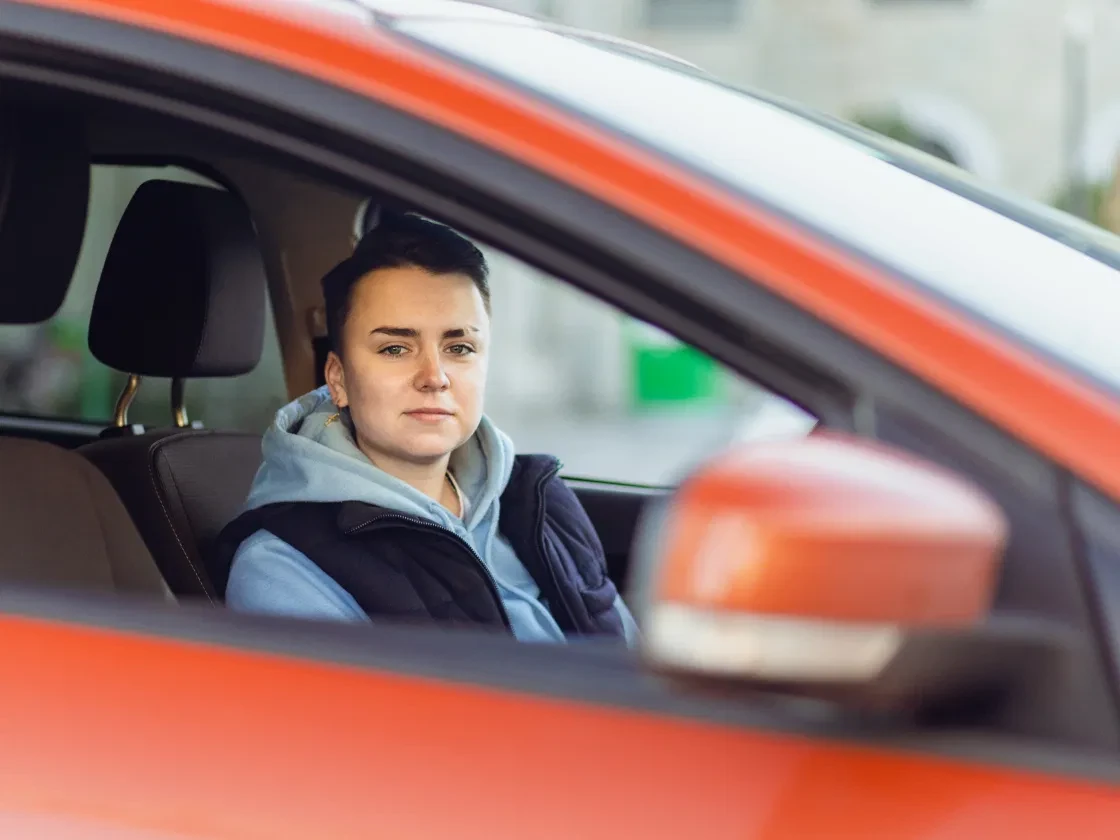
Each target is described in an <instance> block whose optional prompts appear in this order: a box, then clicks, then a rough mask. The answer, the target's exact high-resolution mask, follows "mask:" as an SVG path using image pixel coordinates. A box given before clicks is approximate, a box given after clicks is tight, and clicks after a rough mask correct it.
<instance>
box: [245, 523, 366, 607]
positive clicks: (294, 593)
mask: <svg viewBox="0 0 1120 840" xmlns="http://www.w3.org/2000/svg"><path fill="white" fill-rule="evenodd" d="M226 606H228V607H229V608H230V609H232V610H237V611H239V612H248V613H268V614H271V615H283V616H289V617H292V618H308V619H321V620H326V621H369V616H367V615H366V613H365V611H364V610H363V609H362V608H361V607H359V606H358V603H357V601H355V600H354V598H353V597H352V596H351V595H350V593H348V592H347V591H346V590H345V589H343V588H342V587H341V586H339V585H338V584H337V583H336V582H335V581H334V580H333V579H332V578H331V577H330V576H329V575H327V574H326V573H325V572H324V571H323V570H322V569H320V568H319V567H318V566H316V565H315V564H314V563H313V562H311V560H310V559H308V558H307V556H306V555H304V554H302V553H300V552H299V551H297V550H296V549H294V548H292V547H291V546H290V545H288V544H287V543H286V542H284V541H283V540H281V539H280V538H279V537H277V536H275V535H274V534H271V533H269V532H268V531H263V530H262V531H257V533H255V534H253V536H251V537H249V538H248V539H247V540H245V541H244V542H243V543H241V545H240V546H239V547H238V549H237V553H236V554H234V557H233V564H232V566H231V568H230V573H229V583H228V584H227V586H226Z"/></svg>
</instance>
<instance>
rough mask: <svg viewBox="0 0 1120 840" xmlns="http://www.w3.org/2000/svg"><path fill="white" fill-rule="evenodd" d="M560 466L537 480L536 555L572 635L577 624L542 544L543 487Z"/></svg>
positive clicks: (578, 629)
mask: <svg viewBox="0 0 1120 840" xmlns="http://www.w3.org/2000/svg"><path fill="white" fill-rule="evenodd" d="M560 469H561V464H560V462H559V461H557V462H556V463H555V464H553V466H552V469H550V470H549V471H548V472H546V473H545V474H544V475H542V476H541V477H540V478H539V479H538V480H537V521H536V524H535V527H536V535H537V553H538V554H539V555H540V560H541V565H543V566H544V567H545V568H546V569H548V575H549V577H550V578H551V579H552V586H553V588H554V590H555V592H556V598H557V600H558V601H560V602H561V605H562V606H563V608H564V612H566V613H567V614H568V619H569V620H570V621H571V627H572V632H573V633H579V632H581V631H580V628H579V622H578V621H577V619H576V616H575V613H573V612H572V608H571V607H569V606H568V602H567V601H565V600H564V595H563V592H562V590H561V589H560V578H559V577H557V575H556V569H555V568H554V567H553V565H552V564H551V563H549V562H548V551H547V549H546V548H545V544H544V486H545V485H546V484H548V482H549V481H551V480H552V479H553V478H554V477H555V476H556V474H557V473H558V472H560Z"/></svg>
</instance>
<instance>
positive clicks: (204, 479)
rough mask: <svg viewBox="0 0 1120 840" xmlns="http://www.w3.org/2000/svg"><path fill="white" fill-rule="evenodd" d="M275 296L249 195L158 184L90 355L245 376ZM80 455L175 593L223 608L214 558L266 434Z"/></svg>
mask: <svg viewBox="0 0 1120 840" xmlns="http://www.w3.org/2000/svg"><path fill="white" fill-rule="evenodd" d="M264 295H265V270H264V261H263V258H262V256H261V252H260V248H259V246H258V244H257V239H256V233H255V230H254V228H253V223H252V220H251V218H250V215H249V211H248V209H247V208H246V206H245V204H244V203H243V202H242V201H241V200H240V198H238V197H237V196H236V195H234V194H232V193H228V192H224V191H222V190H217V189H213V188H210V187H205V186H199V185H195V184H184V183H178V182H170V181H150V182H148V183H145V184H143V185H142V186H141V187H140V188H139V190H137V192H136V194H135V196H134V197H133V199H132V201H131V202H130V203H129V205H128V207H127V208H126V210H125V214H124V217H123V218H122V220H121V223H120V226H119V227H118V229H117V232H116V234H115V236H114V237H113V242H112V245H111V246H110V250H109V255H108V258H107V259H106V261H105V268H104V270H103V271H102V275H101V280H100V283H99V284H98V288H97V295H96V297H95V298H94V304H93V312H92V314H91V316H90V333H89V343H90V350H91V351H92V353H93V355H94V356H95V357H97V359H98V360H100V361H101V362H103V363H104V364H106V365H109V366H110V367H113V368H116V369H117V370H120V371H123V372H126V373H132V374H142V375H145V376H157V377H167V378H172V379H191V378H202V377H216V376H239V375H241V374H244V373H248V372H249V371H251V370H252V369H253V368H254V367H256V365H257V362H258V361H259V360H260V355H261V347H262V344H263V338H264V315H265V299H264ZM79 452H81V453H82V454H83V455H84V456H85V457H87V458H88V459H89V460H90V461H92V462H93V463H94V464H95V465H96V466H97V467H98V468H99V469H100V470H101V471H102V473H104V475H105V476H106V477H107V478H108V479H109V481H110V482H111V483H112V484H113V486H114V487H115V488H116V490H117V492H118V493H119V494H120V497H121V499H122V500H123V502H124V504H125V506H126V507H127V508H128V511H129V512H130V513H131V514H132V517H133V520H134V521H135V522H136V525H137V527H138V528H139V530H140V534H141V536H142V537H143V538H144V542H145V543H146V544H147V546H148V548H149V549H150V550H151V552H152V555H153V556H154V557H155V559H156V563H157V564H158V566H159V568H160V571H161V572H162V573H163V575H164V577H165V578H166V579H167V582H168V585H170V587H171V589H172V591H173V592H175V594H176V595H188V596H189V595H196V596H203V597H205V598H208V599H210V600H211V601H217V600H218V596H217V595H216V593H215V589H214V587H213V585H212V584H211V582H210V579H209V576H208V575H207V573H206V567H205V564H204V562H203V558H204V557H205V555H206V552H207V550H208V549H209V545H210V543H211V542H212V541H213V539H214V537H216V536H217V534H218V532H219V531H220V530H221V529H222V528H223V527H224V526H225V524H226V523H227V522H228V521H230V520H231V519H233V518H234V517H235V516H236V515H237V514H238V513H239V512H240V510H241V506H242V504H243V503H244V501H245V497H246V496H247V494H248V491H249V486H250V484H251V483H252V480H253V476H254V474H255V473H256V470H257V468H258V466H259V465H260V460H261V442H260V436H258V435H249V434H242V433H236V432H221V431H205V430H196V429H178V428H172V429H163V430H157V431H151V432H146V433H143V434H139V435H121V436H116V437H109V438H106V439H103V440H100V441H97V442H96V443H92V444H88V445H86V446H83V447H81V449H80V450H79Z"/></svg>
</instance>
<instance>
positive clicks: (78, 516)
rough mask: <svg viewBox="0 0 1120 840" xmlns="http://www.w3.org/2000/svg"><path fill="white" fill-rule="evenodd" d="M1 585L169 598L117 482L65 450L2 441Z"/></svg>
mask: <svg viewBox="0 0 1120 840" xmlns="http://www.w3.org/2000/svg"><path fill="white" fill-rule="evenodd" d="M0 476H3V478H2V479H0V535H2V539H3V551H0V582H3V583H4V584H29V585H36V586H51V587H58V588H63V589H75V590H82V591H103V592H121V593H134V594H139V595H154V596H158V597H161V598H169V597H170V593H169V591H168V588H167V584H165V583H164V581H163V578H162V577H161V576H160V574H159V572H158V571H157V569H156V564H155V563H154V562H153V561H152V556H151V554H150V553H149V552H148V549H147V547H146V546H145V545H144V542H143V540H142V539H141V538H140V535H139V533H137V530H136V526H135V525H133V523H132V520H131V519H130V518H129V515H128V512H127V511H126V510H125V508H124V505H122V504H121V500H120V499H119V498H118V497H117V494H116V493H115V492H114V490H113V487H112V486H111V485H110V483H109V482H108V481H107V480H106V479H105V477H104V476H103V475H102V474H101V473H100V472H98V471H97V469H95V468H94V467H93V465H91V464H90V463H89V462H88V461H86V460H85V459H84V458H82V457H81V456H79V455H76V454H74V453H73V452H69V451H67V450H65V449H62V448H61V447H58V446H54V445H53V444H49V443H41V442H39V441H34V440H20V439H17V438H0Z"/></svg>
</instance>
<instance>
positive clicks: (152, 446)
mask: <svg viewBox="0 0 1120 840" xmlns="http://www.w3.org/2000/svg"><path fill="white" fill-rule="evenodd" d="M0 44H2V45H3V49H2V53H0V102H2V103H3V106H4V117H3V120H2V121H0V173H2V176H3V177H2V178H0V184H2V189H0V321H2V322H3V323H6V324H31V323H40V322H45V321H47V320H48V319H50V318H51V317H52V316H54V315H55V313H56V312H57V311H58V310H59V307H60V306H61V305H62V303H63V301H64V299H66V296H67V293H68V290H69V289H70V288H71V285H72V284H73V283H76V282H79V281H80V280H81V277H80V276H78V277H76V276H75V275H80V274H81V272H80V271H76V269H75V266H84V265H86V262H84V260H86V259H87V258H90V256H89V255H90V249H96V247H105V248H107V252H108V256H107V258H105V259H104V260H102V261H103V262H104V267H103V268H101V269H99V271H100V274H99V277H98V276H93V277H92V280H93V281H96V282H97V295H96V298H95V299H94V302H93V309H92V314H91V316H90V322H89V324H88V341H89V344H90V347H91V348H93V350H94V352H95V355H97V357H98V358H99V359H100V360H101V361H102V362H105V363H106V364H108V365H109V366H110V367H113V368H116V369H117V371H119V373H120V374H121V375H129V379H128V386H127V387H126V389H125V392H124V393H123V394H122V399H121V401H120V403H119V405H118V411H117V414H116V418H115V422H114V423H113V424H111V425H110V426H109V427H108V428H103V425H104V424H102V425H98V424H91V423H79V422H73V421H65V420H62V419H58V418H53V419H52V418H42V417H27V416H18V415H14V414H13V415H10V416H5V417H2V418H0V420H2V423H0V433H2V436H0V471H3V475H5V476H6V481H5V482H4V483H3V485H2V487H3V489H2V490H0V512H2V514H3V518H2V520H0V522H2V528H3V534H4V539H5V543H4V547H5V548H4V552H3V555H2V556H3V561H2V562H0V576H2V577H0V579H2V580H3V581H4V582H5V583H6V584H7V585H6V586H5V587H4V589H3V591H2V592H0V612H2V615H0V634H2V640H3V643H2V644H0V670H2V673H3V674H5V676H6V681H5V687H4V691H3V692H0V835H2V836H4V837H13V838H14V837H35V838H46V837H52V838H53V837H83V838H84V837H161V838H171V837H200V838H201V837H205V838H218V837H229V838H233V837H237V838H250V837H252V838H258V837H259V838H265V837H269V838H287V837H291V838H296V837H299V838H307V837H330V838H341V837H362V838H373V837H378V838H381V837H385V838H388V837H408V838H445V837H493V836H501V837H518V838H546V837H556V838H561V837H562V838H572V837H575V838H581V839H582V840H590V839H591V838H600V837H602V838H611V839H612V840H619V838H631V837H633V838H662V837H663V838H670V837H673V838H676V837H681V836H686V835H695V836H698V837H704V838H758V840H763V838H766V840H774V838H778V839H779V840H794V838H798V840H800V839H801V838H813V837H819V838H840V837H853V838H892V839H893V838H906V839H907V840H918V839H919V838H921V840H942V838H946V839H947V838H977V839H979V838H991V837H999V836H1007V837H1015V838H1030V837H1046V838H1050V837H1055V836H1059V835H1068V836H1071V837H1082V838H1089V837H1094V838H1112V837H1115V836H1117V832H1118V831H1120V829H1118V828H1117V826H1120V789H1118V788H1117V787H1116V783H1117V780H1118V779H1120V753H1118V750H1120V693H1118V691H1120V659H1118V655H1120V654H1118V644H1120V342H1117V341H1116V325H1117V324H1118V323H1120V273H1118V270H1117V269H1118V267H1120V249H1117V247H1116V245H1117V240H1116V239H1115V238H1114V237H1112V236H1111V235H1109V234H1106V233H1104V232H1102V231H1098V230H1096V229H1094V228H1090V227H1088V226H1086V225H1083V224H1081V223H1079V222H1076V221H1075V220H1073V219H1071V218H1070V217H1068V216H1065V215H1062V214H1058V213H1053V212H1049V211H1046V210H1043V209H1041V208H1039V207H1036V206H1033V205H1030V204H1028V203H1026V202H1022V201H1019V200H1017V199H1013V198H1008V197H1004V196H1001V195H997V194H995V193H993V192H992V191H991V190H989V189H987V188H985V187H983V186H982V185H979V184H975V183H972V182H970V181H968V180H966V179H965V177H964V176H963V175H961V174H960V173H959V172H957V171H956V170H954V169H951V168H946V167H942V166H940V165H938V164H937V163H935V162H933V161H932V160H931V159H928V158H926V157H924V156H921V155H918V154H916V153H910V152H907V151H905V150H903V149H901V148H899V147H897V146H895V145H893V144H890V143H889V142H887V141H885V140H878V139H875V138H873V137H872V136H870V135H869V134H867V133H865V132H863V131H861V130H859V129H856V128H854V127H851V126H848V125H846V124H842V123H837V122H833V121H831V120H828V119H826V118H824V117H822V116H819V115H815V114H812V113H809V112H807V111H804V110H802V109H800V108H798V107H796V106H795V105H792V104H790V103H785V102H780V101H776V100H771V99H769V98H767V97H764V96H762V95H759V94H754V93H745V92H742V91H738V90H735V89H733V88H730V87H728V86H725V85H723V84H722V83H720V82H719V81H717V80H715V79H712V78H709V77H708V76H706V75H705V74H704V73H703V72H702V71H700V70H698V69H696V68H693V67H691V66H690V65H687V64H685V63H684V62H679V61H677V60H676V59H673V58H672V57H671V56H664V55H662V54H660V53H656V52H654V51H650V50H645V49H644V48H642V47H639V46H636V45H632V44H628V43H626V42H621V41H618V40H616V39H607V38H603V37H601V36H595V35H592V34H589V33H581V32H577V31H570V30H566V29H559V28H556V27H553V26H550V25H548V24H544V23H540V22H536V21H532V20H529V19H526V18H521V17H517V16H514V15H507V14H504V13H500V12H496V11H493V10H489V9H484V8H481V7H476V6H473V5H469V4H460V3H454V2H435V0H430V1H429V2H421V0H413V2H407V3H406V2H403V1H399V2H390V1H389V0H361V2H357V0H355V2H345V0H338V2H330V3H327V2H315V3H312V2H300V1H299V0H288V1H287V2H280V0H272V1H271V2H269V1H268V0H175V2H155V0H29V1H28V2H22V1H21V2H11V0H0ZM105 166H115V167H120V168H123V169H125V170H128V171H129V172H135V173H140V174H137V179H138V181H139V180H144V178H146V177H147V176H143V175H142V173H141V170H145V168H152V167H166V166H176V167H180V168H181V169H184V170H190V171H191V172H192V173H194V174H193V175H192V176H191V177H193V178H196V179H199V180H201V181H205V182H206V183H207V184H211V185H214V186H216V187H217V188H220V190H221V198H220V199H215V200H214V201H213V202H210V201H207V202H203V203H205V204H206V205H207V206H206V207H202V206H201V204H199V203H192V202H191V201H186V200H181V197H180V194H181V193H182V191H177V190H176V189H175V188H174V187H167V188H165V189H164V188H161V189H160V190H154V191H153V190H148V191H139V192H137V193H136V196H134V197H133V199H132V202H134V204H132V205H131V207H130V212H129V213H127V214H126V220H127V224H126V223H124V222H122V223H121V224H120V225H119V226H117V225H116V220H114V221H113V223H112V224H107V223H105V222H104V221H103V220H102V221H99V220H98V217H96V215H95V214H93V213H92V211H91V210H90V208H91V207H92V206H93V205H91V203H90V199H89V197H90V194H91V174H90V173H91V171H93V172H94V177H93V180H94V182H95V184H94V187H95V188H96V181H97V172H98V171H99V170H98V169H97V167H105ZM156 193H161V195H159V196H156V197H155V198H151V196H153V195H155V194H156ZM142 195H143V196H148V197H149V198H144V199H143V201H142V200H141V199H140V198H139V197H140V196H142ZM370 196H376V197H379V198H378V199H377V200H381V198H387V199H391V200H395V201H400V202H404V203H406V204H408V205H409V206H411V207H415V208H417V209H419V210H420V211H422V212H425V213H427V214H429V215H432V216H434V217H437V218H440V219H442V220H445V221H447V222H448V223H449V224H452V225H455V226H456V227H458V228H460V229H462V230H464V231H466V232H468V233H469V234H471V235H473V236H475V237H477V238H478V239H480V240H481V241H484V242H485V243H487V244H488V245H490V246H491V247H493V248H495V249H498V250H500V251H504V252H506V253H508V254H512V255H515V256H516V257H518V258H520V259H522V260H524V261H525V262H527V263H529V264H531V265H533V266H535V267H536V268H538V269H540V270H542V271H544V272H547V273H549V274H551V275H554V276H555V277H557V278H559V279H560V280H562V281H564V282H566V283H569V284H572V285H574V286H575V287H578V288H580V289H582V290H583V291H585V292H587V293H589V294H590V295H592V296H593V297H595V298H597V299H599V300H601V301H603V302H604V303H605V304H610V305H612V306H614V307H617V308H618V309H619V310H621V311H623V312H626V313H628V314H630V315H633V316H636V317H638V318H640V319H643V320H645V321H648V322H650V323H652V324H654V325H656V326H658V327H660V328H662V329H664V330H666V331H667V332H669V333H672V334H673V335H675V336H677V337H678V338H680V339H681V340H683V341H685V342H687V343H688V344H690V345H692V346H693V347H695V348H697V349H698V350H700V351H702V352H703V353H705V354H707V355H709V356H711V357H714V358H716V359H718V360H719V361H720V362H722V363H723V364H725V365H726V366H727V367H728V368H729V369H731V370H732V371H735V372H736V373H738V374H740V375H742V376H744V377H747V378H748V379H750V380H751V381H753V382H756V383H758V384H760V385H761V386H763V387H765V388H766V389H767V390H768V391H770V392H772V393H773V394H776V395H779V396H781V397H783V398H784V399H786V400H788V401H790V402H792V403H794V404H796V405H797V406H799V407H800V408H801V409H803V410H804V411H805V412H807V413H808V414H809V415H811V416H812V417H813V418H815V420H816V423H817V429H818V431H816V432H815V433H814V434H812V435H809V436H807V437H800V436H795V437H792V438H785V439H781V440H771V441H769V442H766V441H759V442H755V443H742V444H739V445H736V446H735V447H732V448H731V449H729V450H728V451H726V452H725V453H723V454H721V455H719V456H717V457H715V458H713V459H711V460H710V461H708V462H707V465H706V466H702V467H700V468H698V469H696V470H695V471H694V472H693V473H692V474H691V475H689V476H688V477H687V478H686V479H685V480H684V481H683V482H682V483H681V484H680V486H679V487H677V488H673V489H658V488H650V487H639V486H634V485H633V484H625V483H613V484H612V483H608V482H591V481H581V480H578V479H574V478H573V479H572V486H573V487H575V489H576V491H577V492H578V493H579V495H580V497H581V500H582V501H583V503H584V506H585V507H586V509H587V510H588V512H589V514H590V516H591V518H592V519H593V521H594V522H595V525H596V528H597V530H598V532H599V536H600V538H601V540H602V542H603V544H604V547H605V549H606V551H607V554H608V559H609V561H610V563H611V566H612V571H613V573H614V577H615V578H616V580H618V581H619V582H620V583H621V584H624V585H625V587H626V591H627V593H628V595H627V597H628V599H629V600H630V602H631V605H632V607H633V608H634V610H635V613H636V616H637V618H638V621H639V623H640V624H641V626H642V631H643V641H642V644H641V647H640V649H639V650H638V651H637V653H634V652H631V651H626V650H619V649H616V648H615V647H614V646H600V645H598V644H595V643H586V644H581V645H564V646H540V645H524V644H521V645H519V644H518V643H516V642H514V641H512V640H508V639H505V638H492V637H490V636H489V635H480V634H474V633H470V632H466V631H463V632H456V633H454V634H450V633H440V632H433V631H428V630H417V629H410V628H406V627H394V626H380V625H379V626H369V627H355V626H349V625H337V626H336V625H324V624H320V623H314V622H303V621H295V620H282V619H273V618H261V617H252V616H247V615H235V614H232V613H231V612H229V611H227V610H225V609H224V608H223V607H222V605H221V603H220V601H221V599H220V597H218V593H217V591H216V590H215V589H214V587H213V585H212V582H211V581H210V579H209V578H210V575H209V570H208V567H207V556H208V549H209V546H210V543H212V541H213V540H214V538H215V535H216V534H217V533H218V531H219V530H220V529H221V527H222V526H223V525H224V524H225V523H226V522H228V521H229V520H230V519H231V518H233V517H234V516H235V515H236V514H237V512H238V510H239V507H240V505H241V504H242V502H243V500H244V497H245V492H246V490H247V488H248V485H249V482H250V481H251V479H252V476H253V473H254V471H255V469H256V467H257V465H258V464H259V460H260V439H259V436H257V435H253V434H245V433H238V432H234V431H231V430H225V429H222V428H215V429H203V428H196V427H192V425H191V424H190V422H189V420H188V417H187V413H186V410H185V404H184V402H183V391H184V383H185V382H186V380H188V379H191V378H198V377H206V378H211V377H221V376H231V375H233V374H235V373H243V372H244V371H245V370H246V369H249V368H252V367H253V365H254V364H255V363H256V360H257V358H258V357H259V355H260V345H261V335H262V331H263V330H264V327H265V324H266V322H265V315H264V312H265V301H264V289H265V287H266V286H267V290H268V301H269V305H270V306H271V308H272V311H273V313H274V318H275V328H276V333H277V335H278V339H279V345H280V348H281V354H282V362H283V374H284V380H285V387H286V391H287V395H288V396H296V395H298V394H300V393H303V392H305V391H307V390H309V389H311V388H312V387H314V386H315V383H316V381H317V377H318V375H319V371H320V368H321V366H320V364H319V360H318V359H317V346H318V342H317V340H318V339H320V338H321V335H322V332H321V327H322V324H321V321H320V320H319V319H318V318H317V317H316V312H317V307H319V306H321V301H319V299H318V294H319V291H318V285H317V281H318V278H319V276H320V275H321V274H322V272H323V271H324V270H325V269H326V268H327V267H329V266H330V265H331V264H333V262H335V261H337V260H338V259H339V258H341V257H342V256H343V255H345V253H346V252H347V250H348V249H349V247H350V246H351V242H352V234H353V220H354V218H355V215H356V213H357V212H358V211H359V209H360V208H361V207H362V206H364V204H366V203H367V202H368V200H369V198H370ZM144 202H150V203H144ZM211 204H212V205H213V206H210V205H211ZM102 228H105V229H104V230H102ZM99 236H100V237H102V238H100V239H99V238H98V237H99ZM110 240H111V245H109V244H108V243H109V241H110ZM97 242H104V243H105V245H104V246H97V245H96V243H97ZM254 283H256V285H254ZM144 376H147V377H152V376H156V377H159V376H165V377H170V378H172V379H174V380H175V382H174V383H173V387H172V391H173V394H174V398H173V407H174V409H175V412H174V414H175V420H174V424H173V425H170V426H168V427H167V428H142V427H140V426H138V425H135V424H132V423H130V420H129V417H128V413H127V410H128V408H129V400H130V399H131V398H132V396H133V395H134V393H135V391H136V388H137V386H138V385H139V384H140V378H141V377H144ZM188 391H189V389H188ZM172 596H173V597H172Z"/></svg>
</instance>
